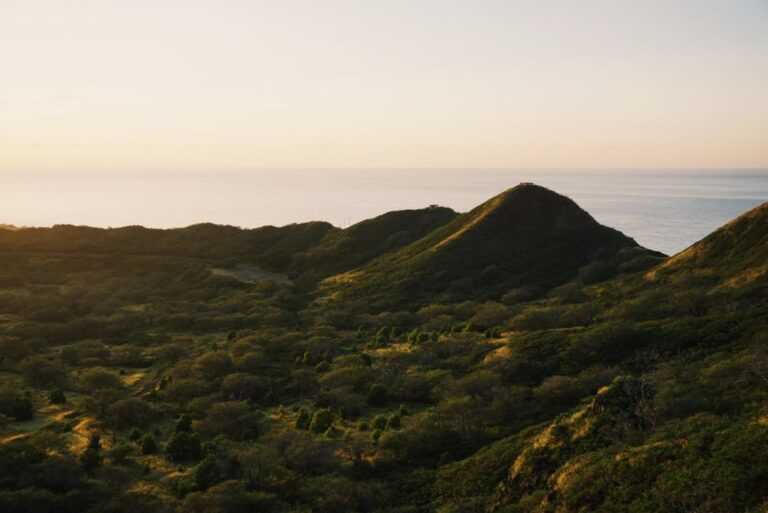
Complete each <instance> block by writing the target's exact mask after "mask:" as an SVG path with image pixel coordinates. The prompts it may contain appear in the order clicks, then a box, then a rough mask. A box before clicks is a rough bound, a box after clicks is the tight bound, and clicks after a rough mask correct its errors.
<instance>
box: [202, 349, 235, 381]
mask: <svg viewBox="0 0 768 513" xmlns="http://www.w3.org/2000/svg"><path fill="white" fill-rule="evenodd" d="M195 367H196V368H197V370H198V371H199V372H200V374H202V375H203V376H204V377H205V378H206V379H208V380H213V379H216V378H219V377H221V376H223V375H225V374H226V373H227V371H229V370H230V369H231V368H232V360H231V359H230V357H229V354H228V353H227V352H226V351H208V352H207V353H203V354H202V355H200V356H199V357H198V358H197V359H196V360H195Z"/></svg>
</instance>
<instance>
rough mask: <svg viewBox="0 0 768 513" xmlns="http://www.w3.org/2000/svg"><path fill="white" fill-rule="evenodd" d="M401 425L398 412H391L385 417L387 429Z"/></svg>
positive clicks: (397, 427)
mask: <svg viewBox="0 0 768 513" xmlns="http://www.w3.org/2000/svg"><path fill="white" fill-rule="evenodd" d="M401 427H402V422H401V420H400V414H398V413H393V414H392V415H390V416H389V417H388V418H387V429H400V428H401Z"/></svg>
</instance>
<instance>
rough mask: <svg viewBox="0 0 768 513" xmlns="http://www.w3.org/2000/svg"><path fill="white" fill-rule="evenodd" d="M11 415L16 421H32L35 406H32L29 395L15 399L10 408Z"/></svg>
mask: <svg viewBox="0 0 768 513" xmlns="http://www.w3.org/2000/svg"><path fill="white" fill-rule="evenodd" d="M11 414H12V415H13V418H14V419H16V420H17V421H25V420H32V419H33V418H35V406H34V405H33V404H32V399H31V398H30V397H29V395H23V396H21V397H16V399H14V401H13V406H12V407H11Z"/></svg>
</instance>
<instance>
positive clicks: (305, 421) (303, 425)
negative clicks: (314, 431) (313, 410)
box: [294, 408, 312, 429]
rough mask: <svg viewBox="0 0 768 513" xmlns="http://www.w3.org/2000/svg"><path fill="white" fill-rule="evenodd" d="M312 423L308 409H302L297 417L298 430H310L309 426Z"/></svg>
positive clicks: (295, 424)
mask: <svg viewBox="0 0 768 513" xmlns="http://www.w3.org/2000/svg"><path fill="white" fill-rule="evenodd" d="M311 421H312V418H311V417H310V415H309V410H307V409H306V408H301V409H300V410H299V413H298V414H297V415H296V422H295V423H294V426H296V428H297V429H309V424H310V422H311Z"/></svg>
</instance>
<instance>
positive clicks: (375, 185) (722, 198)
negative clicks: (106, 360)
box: [0, 169, 768, 254]
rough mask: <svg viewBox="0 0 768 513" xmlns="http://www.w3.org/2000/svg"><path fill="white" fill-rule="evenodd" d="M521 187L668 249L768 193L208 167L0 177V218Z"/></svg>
mask: <svg viewBox="0 0 768 513" xmlns="http://www.w3.org/2000/svg"><path fill="white" fill-rule="evenodd" d="M519 182H534V183H537V184H540V185H544V186H546V187H549V188H551V189H553V190H555V191H557V192H559V193H561V194H565V195H567V196H569V197H571V198H572V199H574V200H575V201H576V202H577V203H578V204H579V205H581V206H582V208H584V209H585V210H587V211H588V212H589V213H591V214H592V216H594V217H595V218H596V219H597V220H598V221H600V222H601V223H603V224H606V225H608V226H612V227H614V228H617V229H619V230H621V231H622V232H624V233H625V234H627V235H629V236H631V237H633V238H635V240H637V241H638V242H639V243H640V244H642V245H644V246H647V247H649V248H652V249H656V250H659V251H662V252H664V253H667V254H673V253H676V252H678V251H680V250H682V249H684V248H685V247H687V246H688V245H690V244H692V243H694V242H696V241H697V240H699V239H701V238H702V237H703V236H705V235H706V234H707V233H709V232H710V231H712V230H714V229H715V228H717V227H719V226H721V225H723V224H724V223H726V222H727V221H729V220H731V219H732V218H734V217H736V216H738V215H740V214H742V213H744V212H746V211H747V210H749V209H750V208H752V207H754V206H756V205H758V204H760V203H762V202H764V201H767V200H768V170H749V171H744V170H733V171H729V170H722V171H694V170H686V171H675V170H669V171H614V172H609V171H573V170H571V171H541V170H536V171H521V170H509V171H506V170H455V169H452V170H405V169H398V170H327V169H323V170H290V171H285V170H280V171H271V170H270V171H267V170H257V171H236V172H211V173H201V172H195V173H154V174H149V173H114V172H113V173H101V174H96V173H94V174H72V173H66V174H64V173H57V174H53V173H49V174H40V173H9V172H0V223H10V224H15V225H19V226H21V225H26V226H50V225H52V224H59V223H69V224H87V225H92V226H123V225H133V224H141V225H145V226H152V227H175V226H186V225H189V224H193V223H198V222H206V221H209V222H214V223H222V224H232V225H237V226H243V227H255V226H261V225H265V224H274V225H284V224H288V223H293V222H301V221H308V220H323V221H329V222H331V223H333V224H335V225H337V226H347V225H349V224H350V223H354V222H357V221H360V220H362V219H365V218H369V217H372V216H375V215H378V214H381V213H384V212H387V211H390V210H398V209H404V208H420V207H424V206H427V205H430V204H439V205H445V206H449V207H452V208H454V209H456V210H458V211H467V210H469V209H471V208H472V207H474V206H475V205H478V204H479V203H482V202H483V201H485V200H486V199H488V198H490V197H491V196H494V195H495V194H498V193H499V192H501V191H503V190H505V189H507V188H509V187H512V186H514V185H516V184H518V183H519Z"/></svg>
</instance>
